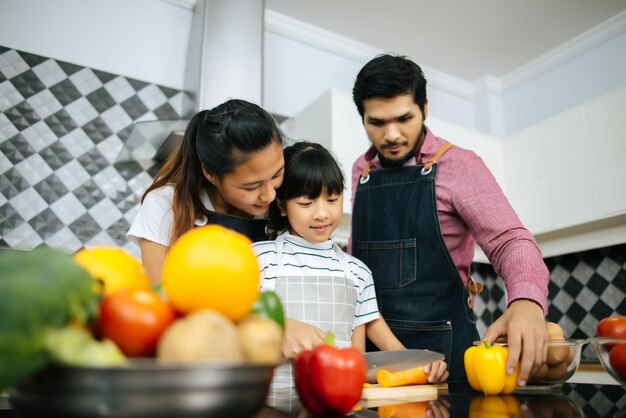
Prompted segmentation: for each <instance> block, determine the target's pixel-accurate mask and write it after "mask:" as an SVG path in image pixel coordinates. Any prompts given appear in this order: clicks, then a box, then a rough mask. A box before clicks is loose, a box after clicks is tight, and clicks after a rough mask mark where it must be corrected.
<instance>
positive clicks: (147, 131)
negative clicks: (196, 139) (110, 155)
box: [116, 119, 189, 163]
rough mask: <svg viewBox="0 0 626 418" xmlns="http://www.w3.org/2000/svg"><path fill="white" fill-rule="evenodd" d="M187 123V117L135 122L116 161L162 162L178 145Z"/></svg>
mask: <svg viewBox="0 0 626 418" xmlns="http://www.w3.org/2000/svg"><path fill="white" fill-rule="evenodd" d="M188 123H189V120H187V119H176V120H154V121H145V122H137V123H135V126H134V127H133V130H132V131H131V132H130V135H129V136H128V139H127V140H126V143H125V144H124V147H123V148H122V151H120V154H119V155H118V156H117V160H116V162H118V163H119V162H127V161H157V162H164V161H165V160H167V158H168V157H169V156H170V155H171V154H172V153H173V152H174V151H175V150H176V149H177V148H178V146H179V145H180V143H181V141H182V140H183V134H184V132H185V128H186V127H187V124H188Z"/></svg>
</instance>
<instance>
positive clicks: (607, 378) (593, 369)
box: [567, 363, 620, 385]
mask: <svg viewBox="0 0 626 418" xmlns="http://www.w3.org/2000/svg"><path fill="white" fill-rule="evenodd" d="M567 382H568V383H593V384H599V385H619V384H620V383H619V382H618V381H617V380H615V379H614V378H613V376H611V375H610V374H609V373H608V372H607V371H606V370H605V369H604V367H603V366H602V365H601V364H599V363H595V364H594V363H583V364H580V365H579V366H578V370H576V373H574V375H573V376H572V377H570V378H569V379H568V380H567Z"/></svg>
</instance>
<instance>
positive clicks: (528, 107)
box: [501, 29, 626, 133]
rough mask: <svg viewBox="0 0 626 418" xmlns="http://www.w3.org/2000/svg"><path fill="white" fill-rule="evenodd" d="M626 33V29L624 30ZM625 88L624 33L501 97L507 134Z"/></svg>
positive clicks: (508, 91)
mask: <svg viewBox="0 0 626 418" xmlns="http://www.w3.org/2000/svg"><path fill="white" fill-rule="evenodd" d="M625 30H626V29H625ZM624 85H626V33H622V34H621V35H619V36H617V37H615V38H612V39H610V40H608V41H607V42H606V43H603V44H601V45H598V46H597V47H596V48H593V49H592V50H589V51H587V52H585V53H584V54H582V55H579V56H576V57H574V58H572V59H570V60H568V61H567V62H564V63H563V64H561V65H559V66H557V67H555V68H552V69H550V70H548V71H545V72H543V73H541V74H539V75H537V76H536V77H532V78H529V79H528V80H526V81H525V82H524V83H523V84H520V85H517V86H515V87H512V88H510V89H507V90H506V91H504V92H503V93H502V95H501V97H502V102H503V108H504V115H503V116H504V125H505V127H506V133H513V132H516V131H518V130H520V129H523V128H524V127H526V126H529V125H531V124H533V123H536V122H539V121H541V120H544V119H546V118H548V117H550V116H553V115H556V114H558V113H560V112H561V111H564V110H567V109H570V108H573V107H575V106H577V105H579V104H581V103H585V102H587V101H589V100H591V99H593V98H595V97H599V96H601V95H603V94H605V93H608V92H610V91H613V90H616V89H618V88H620V87H622V86H624Z"/></svg>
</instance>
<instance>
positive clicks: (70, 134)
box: [0, 47, 194, 254]
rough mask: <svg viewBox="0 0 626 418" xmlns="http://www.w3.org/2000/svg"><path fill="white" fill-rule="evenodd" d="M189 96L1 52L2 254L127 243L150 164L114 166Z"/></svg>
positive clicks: (185, 111)
mask: <svg viewBox="0 0 626 418" xmlns="http://www.w3.org/2000/svg"><path fill="white" fill-rule="evenodd" d="M193 106H194V104H193V97H192V95H191V94H189V93H187V92H184V91H180V90H175V89H171V88H167V87H164V86H159V85H156V84H151V83H146V82H143V81H139V80H134V79H131V78H127V77H123V76H119V75H115V74H110V73H106V72H103V71H98V70H95V69H91V68H87V67H82V66H79V65H75V64H71V63H67V62H63V61H59V60H55V59H52V58H47V57H42V56H38V55H34V54H29V53H26V52H23V51H18V50H15V49H10V48H6V47H0V112H1V113H0V247H10V248H24V249H30V248H34V247H37V246H39V245H42V244H47V245H51V246H55V247H61V248H64V249H67V250H69V251H76V250H78V249H80V248H82V247H83V246H90V245H96V244H112V245H117V246H121V247H123V248H125V249H127V250H128V251H130V252H131V253H134V254H136V253H137V248H136V247H135V246H134V245H130V244H129V243H128V241H127V240H126V237H125V234H126V231H127V230H128V227H129V225H130V224H129V223H130V222H131V221H132V219H133V217H134V215H135V213H136V210H137V208H138V198H139V196H140V195H141V193H143V191H144V190H145V188H146V187H147V186H148V185H149V183H150V182H151V179H152V175H153V174H154V173H151V171H150V169H151V168H153V166H152V163H149V162H146V163H143V162H142V163H138V162H129V163H115V160H116V158H117V156H118V154H119V152H120V150H121V149H122V146H123V144H124V141H125V140H126V139H127V138H128V136H129V134H130V131H131V129H132V126H133V124H134V123H135V122H138V121H149V120H166V119H182V118H186V117H188V116H190V114H191V113H192V112H193Z"/></svg>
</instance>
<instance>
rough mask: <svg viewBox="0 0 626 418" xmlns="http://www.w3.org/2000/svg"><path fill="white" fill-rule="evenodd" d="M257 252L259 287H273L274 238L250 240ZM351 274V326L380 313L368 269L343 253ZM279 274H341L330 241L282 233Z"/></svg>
mask: <svg viewBox="0 0 626 418" xmlns="http://www.w3.org/2000/svg"><path fill="white" fill-rule="evenodd" d="M252 249H253V250H254V252H255V253H256V254H257V258H258V261H259V267H260V273H261V290H262V291H266V290H274V289H275V287H276V276H277V274H278V272H277V267H278V265H277V260H276V242H275V241H260V242H256V243H254V244H252ZM344 255H345V257H346V258H347V260H348V266H349V268H350V270H351V272H352V273H353V274H351V275H349V276H350V277H349V279H352V280H356V282H355V283H354V287H355V288H356V290H357V306H356V313H355V322H354V327H357V326H359V325H363V324H366V323H368V322H370V321H373V320H375V319H377V318H379V317H380V314H379V312H378V304H377V302H376V290H375V289H374V281H373V280H372V272H371V271H370V269H369V268H368V267H367V266H366V265H365V264H364V263H363V262H362V261H360V260H358V259H357V258H355V257H353V256H351V255H350V254H347V253H344ZM282 263H283V271H282V272H281V274H282V275H283V276H342V277H343V276H344V272H343V270H342V269H341V264H340V262H339V258H338V257H337V253H336V251H335V249H334V248H333V241H332V240H329V241H325V242H321V243H313V242H309V241H307V240H305V239H304V238H301V237H298V236H295V235H291V234H289V233H286V234H285V245H284V247H283V253H282Z"/></svg>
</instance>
